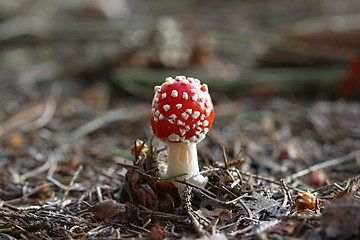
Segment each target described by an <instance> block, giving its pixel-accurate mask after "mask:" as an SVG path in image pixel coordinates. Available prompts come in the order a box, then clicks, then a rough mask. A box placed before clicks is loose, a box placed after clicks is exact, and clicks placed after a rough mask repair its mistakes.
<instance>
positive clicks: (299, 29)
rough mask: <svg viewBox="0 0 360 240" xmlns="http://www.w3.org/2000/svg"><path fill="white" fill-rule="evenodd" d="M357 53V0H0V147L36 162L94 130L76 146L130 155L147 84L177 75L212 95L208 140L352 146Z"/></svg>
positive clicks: (359, 72)
mask: <svg viewBox="0 0 360 240" xmlns="http://www.w3.org/2000/svg"><path fill="white" fill-rule="evenodd" d="M359 53H360V2H359V1H357V0H316V1H315V0H302V1H290V0H266V1H265V0H253V1H230V0H228V1H215V0H209V1H206V2H205V1H194V0H183V1H166V0H154V1H140V0H132V1H129V0H82V1H80V0H79V1H71V0H61V1H59V0H27V1H22V0H2V1H1V8H0V123H1V124H0V139H1V141H2V142H3V143H4V145H3V146H5V147H4V148H3V152H4V155H6V156H8V157H10V158H11V157H14V156H15V155H16V154H18V152H13V151H16V149H18V148H22V147H25V149H23V150H24V154H25V153H26V154H28V151H30V150H29V149H31V151H35V152H38V153H39V154H40V155H39V156H42V155H43V154H45V157H44V156H43V157H39V156H38V155H36V154H35V155H34V156H35V159H37V158H38V157H39V159H38V160H37V162H36V161H35V162H33V163H32V164H31V165H32V167H34V166H37V165H39V163H41V162H42V161H44V160H45V159H46V152H47V151H48V150H49V149H53V148H54V146H57V144H58V142H57V141H58V138H59V136H63V135H64V136H70V137H69V138H71V139H72V140H71V141H69V142H71V143H72V142H75V140H78V139H83V138H84V137H85V136H86V135H87V134H89V133H94V132H95V133H97V134H99V135H91V137H92V138H91V143H87V144H88V145H87V146H88V147H89V149H88V150H91V151H95V150H96V149H97V150H98V151H99V152H106V151H108V152H112V151H113V150H114V148H116V147H119V146H120V149H117V150H119V151H120V153H122V154H125V155H124V156H129V153H128V152H127V148H128V147H129V146H131V145H132V140H133V139H135V138H142V139H150V138H151V136H152V134H151V131H150V129H149V121H148V119H149V114H150V104H151V99H152V97H153V87H154V86H155V85H158V84H161V82H162V81H164V79H165V77H167V76H173V77H174V76H176V75H187V76H194V77H197V78H199V79H200V80H201V81H202V82H205V83H207V84H208V85H209V88H210V92H211V94H212V96H213V101H214V103H215V108H216V115H217V116H216V122H215V124H214V130H213V132H212V133H210V140H209V141H210V144H216V145H217V146H220V145H221V146H226V147H227V148H228V149H230V150H229V152H230V153H231V154H233V155H235V153H238V152H239V151H240V150H239V149H242V148H243V147H244V146H246V147H247V148H249V149H250V150H252V151H253V152H257V154H259V156H266V158H268V156H271V157H270V158H272V159H277V158H283V156H281V154H284V153H282V151H285V156H286V157H289V154H290V152H291V151H292V150H291V149H292V147H291V146H290V148H289V147H288V146H285V147H284V146H282V144H283V143H284V142H287V141H289V139H291V140H294V141H295V142H296V144H295V145H301V146H302V148H304V146H310V145H311V146H312V147H311V149H302V150H301V151H304V152H306V154H307V155H308V157H309V156H311V157H309V159H310V158H311V159H315V160H320V159H324V158H326V157H327V156H334V155H338V154H339V153H340V154H341V153H344V152H348V151H349V149H354V148H356V146H358V140H356V139H357V138H358V136H359V128H358V124H356V122H355V123H354V122H353V121H351V119H359V116H360V114H359V112H360V110H359V103H358V101H357V100H354V99H356V98H357V97H358V96H359V79H360V58H359V57H360V54H359ZM344 99H346V101H344ZM110 110H117V111H118V112H115V113H113V114H115V115H111V114H108V111H110ZM116 114H117V115H116ZM98 117H99V118H100V120H99V121H100V123H101V124H100V125H96V126H95V127H93V128H90V130H89V129H87V130H86V128H85V130H86V131H85V130H84V129H83V128H81V127H82V126H84V125H86V123H87V122H89V121H92V120H94V119H97V118H98ZM109 122H116V123H115V124H109ZM339 122H341V124H340V123H339ZM79 128H80V130H82V131H83V132H81V131H80V133H79V132H76V130H79ZM99 128H102V131H101V132H99V131H97V130H98V129H99ZM339 129H342V130H339ZM309 131H310V132H309ZM339 132H341V133H343V135H345V136H346V137H345V140H344V138H342V137H341V139H338V138H337V137H339ZM350 132H351V134H350V135H349V134H348V133H350ZM75 133H76V134H78V135H76V134H75ZM69 134H70V135H69ZM71 134H73V135H71ZM314 134H315V135H314ZM323 134H325V135H326V136H323ZM343 135H341V136H343ZM260 136H261V137H264V138H263V142H262V140H261V138H260ZM314 137H319V139H321V141H320V142H317V143H316V144H318V145H316V144H315V142H316V141H317V140H314V142H312V143H311V144H310V145H306V144H305V145H304V144H303V143H304V142H306V141H308V138H314ZM299 138H300V140H299ZM348 138H350V139H348ZM34 139H36V141H34ZM324 139H325V140H324ZM88 140H89V139H88ZM337 140H339V141H340V140H341V141H344V143H343V145H341V144H340V145H339V144H334V143H336V142H337ZM327 141H330V145H332V144H334V145H336V146H338V147H340V148H341V149H340V150H339V149H337V148H326V147H324V146H328V145H326V144H325V143H328V142H327ZM299 142H301V143H302V144H298V143H299ZM206 143H209V142H206V141H205V144H203V146H206ZM28 144H30V146H28ZM314 144H315V145H314ZM33 145H35V146H33ZM94 146H95V147H94ZM92 147H94V148H92ZM309 148H310V147H309ZM11 149H12V150H11ZM34 149H35V150H34ZM219 149H220V148H219ZM284 149H285V150H284ZM319 149H322V150H319ZM10 150H11V151H10ZM207 151H208V153H207V154H210V155H211V154H212V155H214V156H215V157H216V158H217V157H218V158H221V156H222V154H221V151H220V150H216V151H217V152H213V153H211V152H209V149H208V150H207ZM214 151H215V150H214ZM297 151H298V150H297ZM319 151H320V152H319ZM5 153H6V154H5ZM12 154H15V155H12ZM32 154H34V153H32ZM324 154H325V155H324ZM290 155H291V154H290ZM297 156H298V155H297ZM4 159H5V158H4ZM6 159H8V158H6ZM5 163H6V161H5V162H3V164H5ZM30 168H31V167H30Z"/></svg>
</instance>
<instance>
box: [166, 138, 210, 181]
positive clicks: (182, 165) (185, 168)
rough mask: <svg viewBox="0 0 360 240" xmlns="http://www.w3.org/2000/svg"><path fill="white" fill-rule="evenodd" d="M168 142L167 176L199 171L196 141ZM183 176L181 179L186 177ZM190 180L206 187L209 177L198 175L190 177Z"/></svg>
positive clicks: (190, 173)
mask: <svg viewBox="0 0 360 240" xmlns="http://www.w3.org/2000/svg"><path fill="white" fill-rule="evenodd" d="M167 144H168V167H167V172H166V174H165V177H172V176H176V175H179V174H182V173H187V174H188V175H193V174H197V173H199V163H198V156H197V151H196V143H183V142H176V143H172V142H169V143H167ZM184 178H186V176H185V177H182V178H181V179H184ZM190 182H191V183H193V184H195V185H197V186H199V187H204V186H205V185H206V183H207V178H206V177H204V176H202V175H197V176H195V177H192V178H191V179H190Z"/></svg>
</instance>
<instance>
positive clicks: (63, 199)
mask: <svg viewBox="0 0 360 240" xmlns="http://www.w3.org/2000/svg"><path fill="white" fill-rule="evenodd" d="M82 169H83V166H82V165H80V166H79V167H78V169H77V170H76V172H75V174H74V176H73V178H72V179H71V182H70V184H69V186H67V187H66V190H65V193H64V196H63V198H62V200H61V207H62V208H64V206H63V204H64V202H65V200H66V198H67V196H68V195H69V192H70V190H71V188H72V187H73V186H74V184H75V181H76V179H77V178H78V176H79V174H80V172H81V170H82Z"/></svg>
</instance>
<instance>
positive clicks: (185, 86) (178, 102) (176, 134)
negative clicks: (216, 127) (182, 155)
mask: <svg viewBox="0 0 360 240" xmlns="http://www.w3.org/2000/svg"><path fill="white" fill-rule="evenodd" d="M213 120H214V106H213V103H212V101H211V98H210V95H209V91H208V88H207V85H206V84H200V81H199V80H198V79H194V78H190V77H189V78H186V77H184V76H177V77H176V78H175V79H173V78H171V77H169V78H166V81H165V82H164V83H163V84H162V85H161V86H156V87H155V96H154V99H153V102H152V109H151V129H152V131H153V133H154V135H155V136H156V137H158V138H160V139H161V140H165V141H170V142H179V141H182V142H188V141H189V142H195V143H197V142H200V141H201V140H202V139H203V138H204V137H205V135H206V133H207V132H208V131H209V130H210V128H211V126H212V122H213Z"/></svg>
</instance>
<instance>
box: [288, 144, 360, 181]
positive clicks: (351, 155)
mask: <svg viewBox="0 0 360 240" xmlns="http://www.w3.org/2000/svg"><path fill="white" fill-rule="evenodd" d="M359 154H360V150H358V151H354V152H351V153H349V154H347V155H345V156H342V157H339V158H333V159H330V160H327V161H325V162H321V163H318V164H315V165H312V166H310V167H309V168H307V169H304V170H301V171H299V172H297V173H294V174H292V175H290V176H288V177H286V178H285V179H284V181H285V182H287V183H289V182H292V181H294V180H295V179H297V178H299V177H302V176H305V175H307V174H309V173H311V172H313V171H317V170H321V169H325V168H329V167H334V166H337V165H342V164H345V163H348V162H351V161H353V160H355V159H356V158H358V157H359Z"/></svg>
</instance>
